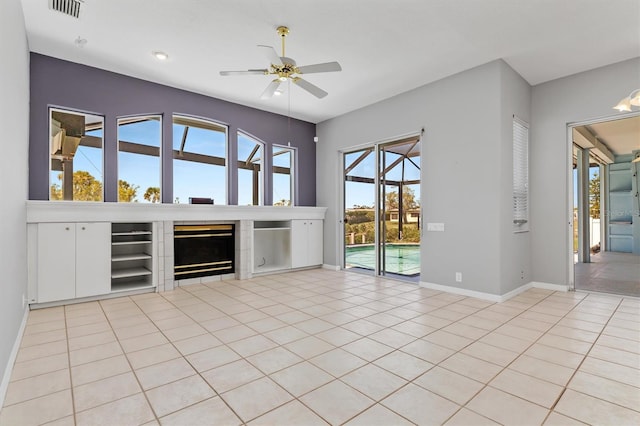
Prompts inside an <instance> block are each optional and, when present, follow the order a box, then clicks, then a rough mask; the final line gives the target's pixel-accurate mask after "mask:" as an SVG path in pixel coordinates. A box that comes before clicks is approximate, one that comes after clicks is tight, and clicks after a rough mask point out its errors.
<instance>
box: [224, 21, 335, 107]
mask: <svg viewBox="0 0 640 426" xmlns="http://www.w3.org/2000/svg"><path fill="white" fill-rule="evenodd" d="M277 31H278V35H279V36H280V38H281V39H282V56H278V54H277V52H276V50H275V49H274V48H273V47H271V46H262V45H259V46H258V47H259V48H260V49H262V50H263V51H264V53H265V54H266V56H267V58H268V59H269V61H270V62H271V65H270V66H269V68H264V69H251V70H246V71H220V75H224V76H227V75H275V76H276V78H275V79H274V80H273V81H272V82H271V83H269V85H268V86H267V88H266V89H265V91H264V92H262V96H260V98H261V99H269V98H271V97H272V96H273V94H274V93H275V92H276V90H278V87H279V86H280V84H282V83H283V82H285V81H287V80H290V81H292V82H293V83H294V84H295V85H297V86H298V87H301V88H302V89H304V90H306V91H307V92H309V93H311V94H312V95H314V96H315V97H317V98H324V97H325V96H327V95H328V93H327V92H325V91H324V90H322V89H321V88H319V87H318V86H316V85H314V84H311V83H309V82H308V81H307V80H304V79H303V78H302V77H299V76H298V75H299V74H312V73H319V72H333V71H342V67H341V66H340V64H339V63H337V62H335V61H334V62H325V63H322V64H313V65H304V66H300V67H299V66H298V65H297V64H296V61H294V60H293V59H291V58H288V57H286V56H285V49H284V47H285V42H284V39H285V37H286V36H287V35H288V34H289V28H287V27H283V26H281V27H278V28H277Z"/></svg>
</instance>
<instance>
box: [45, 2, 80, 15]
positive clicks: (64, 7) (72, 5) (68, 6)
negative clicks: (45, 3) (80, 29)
mask: <svg viewBox="0 0 640 426" xmlns="http://www.w3.org/2000/svg"><path fill="white" fill-rule="evenodd" d="M81 4H82V1H80V0H49V9H51V10H57V11H58V12H62V13H64V14H65V15H69V16H71V17H73V18H79V17H80V5H81Z"/></svg>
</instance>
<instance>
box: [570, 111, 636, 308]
mask: <svg viewBox="0 0 640 426" xmlns="http://www.w3.org/2000/svg"><path fill="white" fill-rule="evenodd" d="M570 134H571V142H572V153H573V156H572V157H573V176H572V179H573V185H572V191H573V197H572V201H573V212H572V214H573V235H572V240H573V244H572V245H571V247H572V249H573V250H572V256H571V259H572V263H573V267H574V269H573V284H574V288H575V289H577V290H585V291H597V292H603V293H613V294H619V295H626V296H636V297H638V296H640V197H639V193H638V188H639V187H640V177H639V174H640V173H639V172H640V114H633V115H631V116H630V115H627V116H625V117H620V118H618V117H616V118H614V119H608V120H600V121H594V122H588V123H580V124H578V125H575V126H572V127H571V128H570Z"/></svg>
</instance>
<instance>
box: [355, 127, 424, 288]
mask: <svg viewBox="0 0 640 426" xmlns="http://www.w3.org/2000/svg"><path fill="white" fill-rule="evenodd" d="M343 160H344V206H345V210H344V222H345V224H344V254H345V258H344V267H345V269H355V270H360V271H367V272H371V273H375V274H376V275H385V276H394V277H397V278H403V279H410V280H415V281H417V280H418V279H419V274H420V234H421V226H422V222H421V219H422V218H421V209H420V138H419V137H418V136H414V137H410V138H405V139H402V140H398V141H394V142H389V143H384V144H377V145H374V146H371V147H367V148H364V149H360V150H358V151H353V152H348V153H345V154H344V157H343Z"/></svg>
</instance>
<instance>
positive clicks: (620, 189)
mask: <svg viewBox="0 0 640 426" xmlns="http://www.w3.org/2000/svg"><path fill="white" fill-rule="evenodd" d="M632 175H633V173H632V170H631V163H629V162H622V163H613V164H610V165H609V211H610V215H609V250H610V251H617V252H623V253H631V252H632V251H633V219H634V218H633V213H632V212H633V191H632V189H633V180H632V177H633V176H632Z"/></svg>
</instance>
